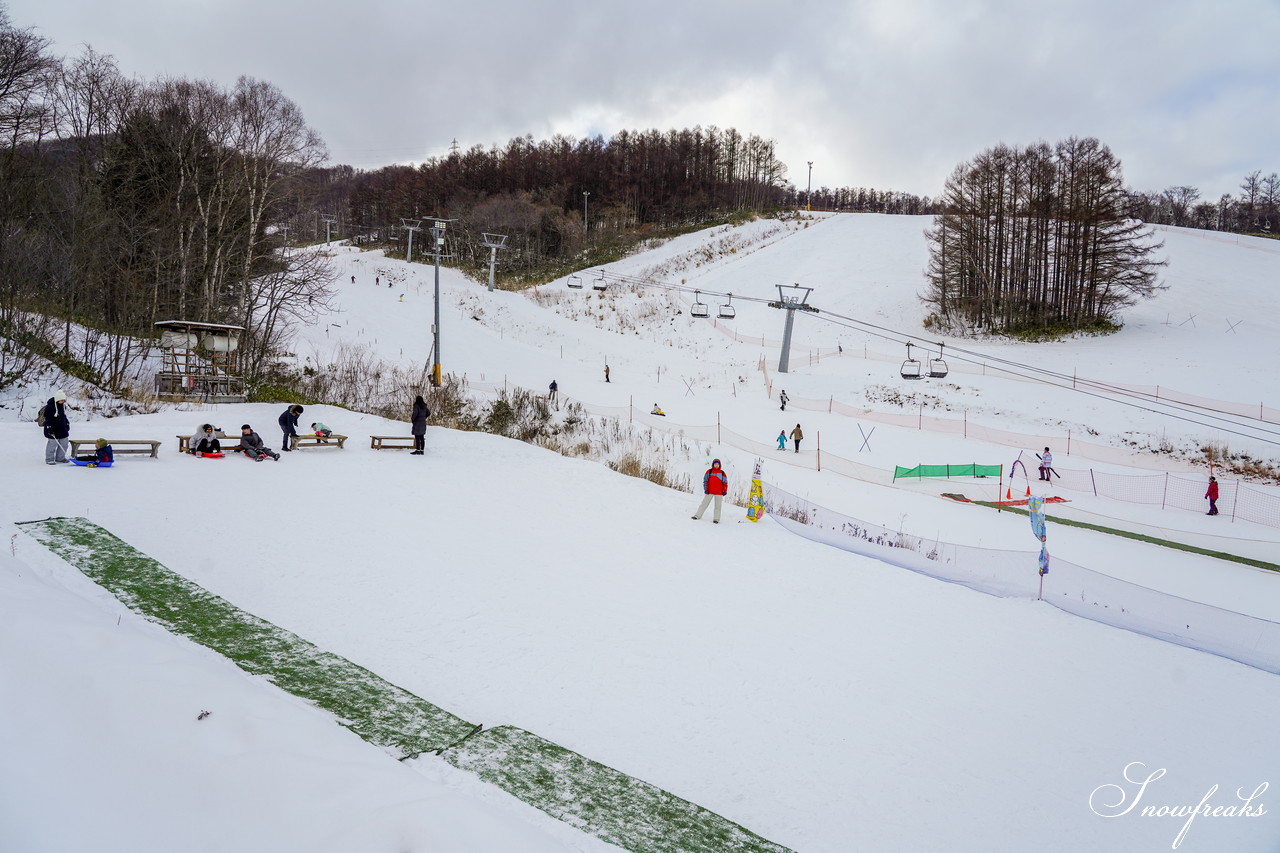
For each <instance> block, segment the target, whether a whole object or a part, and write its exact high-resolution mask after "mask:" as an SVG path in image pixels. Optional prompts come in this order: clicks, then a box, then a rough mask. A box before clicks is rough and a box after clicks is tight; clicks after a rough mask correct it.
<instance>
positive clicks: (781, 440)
mask: <svg viewBox="0 0 1280 853" xmlns="http://www.w3.org/2000/svg"><path fill="white" fill-rule="evenodd" d="M778 449H779V450H786V449H787V431H786V430H785V429H781V430H778Z"/></svg>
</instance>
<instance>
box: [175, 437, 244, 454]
mask: <svg viewBox="0 0 1280 853" xmlns="http://www.w3.org/2000/svg"><path fill="white" fill-rule="evenodd" d="M213 437H214V438H216V439H218V446H219V447H220V448H222V452H223V453H239V452H240V451H241V450H242V449H243V448H241V447H240V438H239V437H238V436H230V435H225V434H223V433H221V432H215V433H214V434H213ZM178 452H179V453H190V452H191V436H189V435H180V436H178Z"/></svg>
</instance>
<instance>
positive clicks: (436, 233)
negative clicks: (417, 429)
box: [430, 219, 453, 388]
mask: <svg viewBox="0 0 1280 853" xmlns="http://www.w3.org/2000/svg"><path fill="white" fill-rule="evenodd" d="M452 221H453V220H452V219H432V220H431V222H432V225H431V229H430V231H431V236H432V237H434V238H435V239H434V241H433V243H434V246H433V247H432V254H433V255H435V259H436V288H435V302H436V305H435V322H434V323H432V324H431V334H432V344H431V351H432V353H433V355H434V361H433V363H432V365H431V384H432V386H433V387H436V388H439V387H440V256H441V255H443V254H444V233H445V229H446V228H447V227H448V225H449V223H450V222H452Z"/></svg>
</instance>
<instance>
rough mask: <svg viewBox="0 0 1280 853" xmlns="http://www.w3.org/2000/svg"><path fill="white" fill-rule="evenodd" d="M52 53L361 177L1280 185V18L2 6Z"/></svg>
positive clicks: (536, 0) (921, 3)
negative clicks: (702, 148) (275, 130)
mask: <svg viewBox="0 0 1280 853" xmlns="http://www.w3.org/2000/svg"><path fill="white" fill-rule="evenodd" d="M8 9H9V14H10V17H11V18H12V20H13V22H14V23H15V24H16V25H18V26H35V27H37V28H39V29H40V30H41V31H42V32H43V33H44V34H45V35H46V36H48V37H49V38H51V39H53V40H54V41H55V43H56V44H55V47H56V49H57V50H58V51H59V52H61V53H75V52H76V51H77V50H78V47H77V46H78V45H79V44H81V43H86V42H87V43H91V44H92V45H93V46H94V48H95V49H96V50H98V51H100V52H103V53H110V54H113V55H114V56H116V57H117V58H118V60H119V61H120V64H121V67H122V69H123V70H125V71H126V72H127V73H130V74H135V75H138V76H142V77H154V76H158V75H164V74H168V75H174V76H188V77H204V78H210V79H214V80H217V81H219V82H222V83H224V84H230V83H231V82H233V81H234V80H235V78H236V77H238V76H239V75H241V74H247V75H250V76H253V77H258V78H261V79H265V80H269V81H271V82H273V83H275V84H276V85H278V86H279V87H280V88H281V89H282V90H283V91H284V92H285V93H286V94H287V95H288V96H290V97H291V98H293V99H294V100H295V101H297V103H298V104H299V106H301V107H302V109H303V111H304V113H305V114H306V116H307V118H308V120H309V121H310V122H311V124H312V125H313V126H315V127H316V129H317V130H319V131H320V133H321V134H322V136H323V137H324V138H325V140H326V142H327V143H328V144H329V147H330V150H331V152H332V155H333V158H334V160H335V161H337V162H346V163H351V164H354V165H358V166H364V167H376V166H379V165H383V164H386V163H390V162H396V161H409V160H415V159H423V158H425V157H427V156H430V155H438V154H442V153H444V152H446V151H447V150H448V147H449V145H450V143H451V141H452V140H454V139H455V138H456V139H457V140H458V143H459V144H460V145H461V146H462V147H464V148H467V147H470V146H472V145H476V144H479V145H482V146H484V147H488V146H490V145H494V144H497V145H501V144H503V143H505V142H506V141H507V140H508V139H509V138H511V137H513V136H522V135H524V134H527V133H528V134H532V135H533V136H534V137H535V138H541V137H544V136H547V135H549V134H551V133H554V132H563V133H567V134H571V135H574V136H582V135H586V134H588V133H595V132H599V133H603V134H604V135H606V136H608V135H610V134H612V133H614V132H616V131H618V130H620V129H623V128H646V127H658V128H662V129H666V128H670V127H684V126H692V125H694V124H702V125H704V126H705V125H711V124H714V125H717V126H720V127H729V126H733V127H736V128H738V130H740V131H743V132H750V133H756V134H759V135H762V136H766V137H771V138H773V139H776V140H777V141H778V146H779V147H778V151H779V155H780V157H781V158H782V159H783V161H784V162H786V163H787V164H788V166H789V167H790V174H791V177H792V179H793V180H794V181H795V182H796V183H797V184H798V185H801V186H803V184H804V181H805V178H806V166H805V161H807V160H813V161H815V166H814V182H815V185H818V186H822V185H827V186H842V185H855V186H874V187H878V188H885V189H899V190H906V191H910V192H915V193H919V194H926V195H933V194H935V193H937V192H938V190H939V189H940V188H941V186H942V182H943V181H944V180H945V178H946V176H947V175H948V174H949V173H950V172H951V170H952V169H953V168H954V167H955V165H956V164H957V163H959V162H961V161H962V160H965V159H968V158H970V157H972V156H973V155H974V154H976V153H977V152H979V151H981V150H983V149H985V148H987V147H989V146H991V145H994V144H996V143H997V142H1007V143H1010V144H1025V143H1029V142H1033V141H1036V140H1039V139H1045V140H1049V141H1055V140H1057V139H1061V138H1064V137H1066V136H1072V135H1075V136H1097V137H1098V138H1100V139H1101V140H1102V141H1103V142H1105V143H1107V144H1108V145H1110V146H1111V148H1112V149H1113V150H1114V151H1115V152H1116V154H1117V155H1118V156H1119V157H1120V158H1121V160H1122V161H1123V163H1124V167H1125V175H1126V178H1127V180H1128V182H1129V183H1130V185H1132V186H1134V187H1136V188H1139V189H1148V190H1159V189H1163V188H1164V187H1166V186H1169V185H1172V184H1191V185H1194V186H1198V187H1199V188H1200V189H1201V191H1202V193H1203V195H1204V196H1205V197H1206V198H1216V197H1217V196H1218V195H1219V194H1221V193H1223V192H1235V191H1236V187H1237V184H1238V183H1239V181H1240V178H1241V177H1243V175H1244V174H1246V173H1247V172H1250V171H1253V170H1254V169H1261V170H1263V171H1264V173H1265V172H1271V171H1277V170H1280V162H1277V160H1278V159H1280V157H1277V154H1276V147H1275V143H1274V140H1275V139H1277V138H1278V137H1280V133H1278V131H1280V91H1278V87H1277V85H1276V83H1275V81H1276V80H1277V79H1280V73H1278V72H1280V52H1278V51H1276V50H1275V43H1276V41H1277V37H1278V36H1280V5H1277V4H1276V3H1275V2H1273V1H1272V0H1233V2H1230V3H1227V4H1207V3H1204V2H1203V0H1200V2H1191V0H1168V2H1165V3H1161V4H1153V3H1143V2H1130V1H1129V0H1107V2H1102V0H1060V2H1052V3H1051V2H1039V1H1038V0H1037V2H996V0H969V2H955V0H950V2H948V0H853V1H852V2H816V1H815V0H810V2H800V3H791V4H778V3H774V2H770V3H765V2H758V0H750V2H732V3H731V2H720V0H710V1H709V2H698V0H685V2H672V1H671V0H651V2H649V3H647V4H622V3H611V2H600V0H595V2H587V0H563V2H554V3H553V2H546V0H529V2H490V3H486V4H472V3H467V4H460V3H459V4H439V5H432V6H422V5H419V4H413V3H407V2H403V0H385V2H376V0H375V2H371V3H367V4H363V5H357V4H348V3H335V2H319V3H317V2H311V3H303V2H299V0H285V2H257V3H251V2H247V0H229V2H223V3H220V4H207V3H196V2H182V0H178V1H177V2H174V0H169V2H160V0H115V2H113V3H111V4H89V3H84V2H83V0H80V2H73V0H9V2H8Z"/></svg>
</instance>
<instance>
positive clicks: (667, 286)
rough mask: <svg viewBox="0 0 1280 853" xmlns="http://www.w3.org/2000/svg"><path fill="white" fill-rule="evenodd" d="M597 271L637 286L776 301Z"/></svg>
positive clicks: (615, 280)
mask: <svg viewBox="0 0 1280 853" xmlns="http://www.w3.org/2000/svg"><path fill="white" fill-rule="evenodd" d="M596 272H597V273H598V274H599V275H600V278H601V279H604V280H608V281H611V282H616V283H618V284H629V285H633V286H635V287H654V288H658V289H661V290H674V291H677V292H679V293H691V294H697V293H706V294H708V295H710V296H721V297H724V298H726V299H729V298H730V297H732V298H733V299H737V300H738V301H739V302H759V303H761V304H764V305H767V304H769V303H770V302H772V301H774V300H772V299H767V298H761V297H755V296H740V295H734V294H733V293H730V292H724V293H721V292H719V291H715V290H703V289H701V288H696V287H690V286H689V285H687V284H672V283H670V282H665V281H654V280H652V279H646V278H639V277H637V276H629V275H623V274H622V273H615V272H607V271H605V270H597V271H596Z"/></svg>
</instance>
